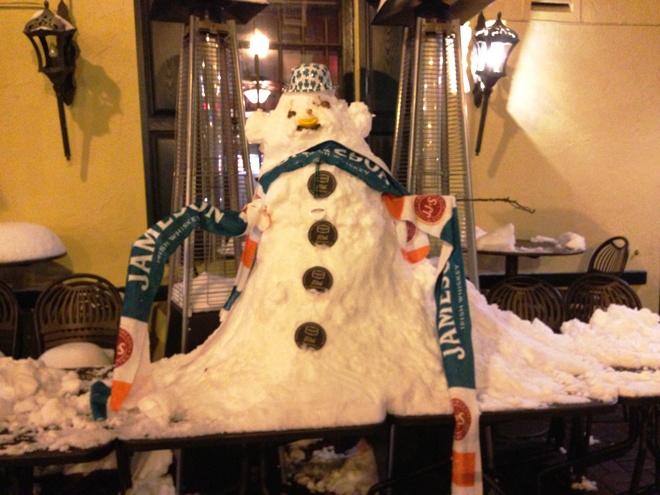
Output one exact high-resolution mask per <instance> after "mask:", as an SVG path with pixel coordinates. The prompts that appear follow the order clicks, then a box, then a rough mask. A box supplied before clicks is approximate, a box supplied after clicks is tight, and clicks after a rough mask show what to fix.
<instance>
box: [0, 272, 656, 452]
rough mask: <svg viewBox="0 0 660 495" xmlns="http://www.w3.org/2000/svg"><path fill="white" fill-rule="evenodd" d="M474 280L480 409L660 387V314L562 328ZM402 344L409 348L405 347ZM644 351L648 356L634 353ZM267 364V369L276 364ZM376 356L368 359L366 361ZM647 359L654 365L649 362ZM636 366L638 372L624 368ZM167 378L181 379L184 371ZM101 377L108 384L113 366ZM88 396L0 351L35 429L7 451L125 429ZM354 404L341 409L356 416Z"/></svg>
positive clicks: (2, 426)
mask: <svg viewBox="0 0 660 495" xmlns="http://www.w3.org/2000/svg"><path fill="white" fill-rule="evenodd" d="M468 289H469V299H470V311H471V315H472V323H473V345H474V348H475V354H476V367H477V388H478V393H479V400H480V405H481V408H482V410H484V411H492V410H505V409H515V408H540V407H544V406H546V405H549V404H562V403H563V404H570V403H580V402H587V401H588V400H602V401H611V400H615V399H616V398H617V397H619V396H623V397H643V396H658V395H660V371H658V370H660V363H658V361H660V353H658V352H655V351H653V349H655V348H656V347H657V346H658V345H659V344H660V317H659V316H658V314H656V313H652V312H651V311H649V310H647V309H641V310H635V309H630V308H626V307H623V306H618V305H612V306H610V307H609V308H608V310H607V311H603V310H598V311H596V313H595V314H594V316H593V317H592V319H591V320H590V322H589V323H583V322H580V321H578V320H570V321H568V322H566V323H564V325H563V327H562V332H563V333H562V334H555V333H553V332H552V330H551V329H550V328H549V327H547V326H545V325H544V324H542V323H541V322H539V321H538V320H536V321H534V322H528V321H525V320H521V319H520V318H518V317H517V316H516V315H514V314H513V313H511V312H509V311H501V310H500V309H499V308H497V306H495V305H489V304H488V303H487V302H486V300H485V298H484V297H483V295H481V294H480V293H479V292H478V291H477V290H476V289H475V288H474V286H473V285H471V284H468ZM398 344H399V345H400V342H398ZM383 345H384V343H383ZM608 349H609V350H610V352H607V350H608ZM611 349H616V352H611ZM397 350H398V351H399V352H401V353H405V350H406V349H405V347H403V348H401V347H399V348H398V349H397ZM640 351H641V352H640ZM636 356H638V357H639V358H640V359H642V360H641V361H639V360H636ZM374 359H375V357H374ZM261 364H262V365H263V366H264V368H265V369H266V370H268V365H269V363H267V362H263V361H262V362H261ZM371 364H372V363H371V362H367V363H365V366H369V365H371ZM640 364H642V365H643V366H646V367H647V369H641V366H640ZM629 365H632V366H630V367H631V368H634V369H635V371H632V370H624V371H617V370H616V369H617V368H618V367H621V366H624V367H629ZM105 369H106V368H102V369H101V370H102V371H103V370H105ZM107 369H109V368H107ZM398 372H399V373H406V370H404V369H398ZM402 378H404V377H402ZM164 379H166V380H173V381H175V380H176V377H175V376H169V377H164ZM103 381H104V382H105V383H107V384H108V385H110V379H109V374H108V377H106V378H104V379H103ZM246 392H247V393H246V397H243V398H241V397H235V398H230V399H228V400H231V399H233V400H234V401H235V402H234V404H233V405H232V407H234V408H236V410H238V411H240V410H241V407H242V404H243V403H244V402H245V401H249V400H250V398H249V391H246ZM213 393H214V390H208V389H204V387H200V388H196V389H194V392H190V393H189V394H188V395H187V397H186V400H194V401H196V404H198V405H199V407H200V408H201V409H205V408H206V407H208V399H205V398H204V397H203V396H204V395H205V394H211V395H213ZM194 394H197V395H196V396H195V395H194ZM162 400H166V399H165V397H162ZM211 400H212V399H211ZM205 401H206V403H205ZM89 404H90V396H89V383H85V382H84V381H81V380H80V379H79V378H78V376H77V375H76V373H74V372H72V371H67V370H61V369H55V368H50V367H47V366H46V365H45V364H44V363H42V362H41V361H38V360H33V359H20V360H14V359H12V358H9V357H4V358H0V430H3V431H9V432H12V433H16V432H26V431H32V430H36V431H37V434H36V437H35V443H31V444H18V445H16V446H5V447H3V454H11V455H15V454H20V453H22V452H26V451H29V450H38V449H46V450H58V449H63V450H66V449H68V448H71V447H86V446H87V447H89V446H93V445H98V444H101V443H104V442H107V441H109V440H110V439H112V438H114V437H116V436H117V435H120V436H121V435H122V431H123V430H122V428H123V425H122V424H121V423H120V422H115V423H114V424H113V423H112V422H106V421H93V420H92V419H91V411H90V406H89ZM312 406H313V404H312V403H310V408H309V409H307V410H299V411H296V413H295V414H296V418H295V421H300V422H309V417H313V416H314V414H315V411H314V408H313V407H312ZM154 407H156V405H155V404H154ZM355 407H359V405H357V406H355ZM353 409H354V408H349V409H346V410H343V411H342V412H343V414H346V415H350V414H352V412H353ZM273 412H275V411H273ZM289 413H291V411H289ZM213 416H214V414H213V411H209V414H208V416H207V417H206V418H205V417H203V416H200V417H196V418H195V420H196V421H198V424H196V425H195V427H194V428H193V427H192V426H190V429H189V431H190V432H193V431H194V432H195V433H197V434H204V433H207V432H213V427H214V421H213ZM259 421H260V418H254V419H253V420H252V423H250V420H249V419H248V420H247V421H246V423H245V426H246V428H250V429H253V430H262V429H263V427H262V425H261V424H260V422H259ZM162 426H165V424H158V425H155V424H154V425H152V429H151V430H149V431H145V432H144V433H145V434H147V435H150V436H162V435H163V433H164V432H163V431H161V430H159V428H161V427H162ZM328 426H331V425H328ZM8 435H9V434H7V433H5V434H2V435H0V443H3V444H4V443H5V442H7V441H8V440H10V439H9V438H8Z"/></svg>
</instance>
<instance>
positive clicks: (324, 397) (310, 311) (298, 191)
mask: <svg viewBox="0 0 660 495" xmlns="http://www.w3.org/2000/svg"><path fill="white" fill-rule="evenodd" d="M371 120H372V115H371V114H370V113H369V110H368V108H367V107H366V105H364V104H363V103H361V102H355V103H351V104H350V105H348V104H347V102H345V101H344V100H341V99H339V98H337V97H336V96H335V95H334V88H333V87H332V84H331V80H330V76H329V72H328V69H327V68H326V67H325V66H322V65H318V64H303V65H301V66H299V67H296V68H295V69H294V70H293V71H292V77H291V84H290V86H289V89H288V91H286V92H285V93H284V94H283V95H282V97H281V99H280V101H279V103H278V105H277V107H276V108H275V109H274V110H273V111H272V112H270V113H269V114H267V113H265V112H263V111H261V110H258V111H257V112H255V113H254V114H253V115H252V116H250V118H249V119H248V120H247V123H246V135H247V137H248V140H249V141H251V142H254V143H259V144H260V145H261V149H262V151H263V156H264V159H263V164H262V169H261V173H260V175H259V187H258V188H257V192H256V193H255V197H254V200H253V202H252V203H251V204H250V205H248V207H246V208H245V209H244V211H243V212H241V213H240V214H238V213H236V212H218V211H214V209H213V208H212V207H209V206H208V205H197V206H195V207H190V208H188V210H186V211H183V210H182V211H181V212H179V213H177V214H174V215H173V216H172V217H171V218H169V219H167V220H166V221H163V222H161V225H160V226H159V225H156V226H154V227H153V229H151V233H149V232H147V234H145V236H143V238H141V239H140V240H138V241H137V242H136V244H134V252H135V253H136V254H135V256H133V255H132V258H131V259H132V260H133V258H135V259H136V260H137V259H138V258H139V260H140V261H136V262H135V263H133V262H131V266H130V267H129V277H128V282H127V298H126V299H125V308H126V307H128V306H130V305H131V303H130V300H131V298H132V296H130V294H131V293H132V292H131V291H133V290H135V291H136V292H139V291H140V290H142V291H144V290H147V286H148V285H149V284H148V279H146V275H144V277H145V279H141V278H140V277H141V275H139V273H140V270H142V271H143V272H145V273H147V272H148V273H149V276H150V277H151V279H152V280H159V279H158V276H160V272H157V271H155V270H151V268H152V267H149V268H150V270H147V263H148V262H149V261H150V260H151V259H152V258H149V256H153V259H154V260H155V259H156V258H159V257H160V258H163V256H162V253H163V251H165V250H166V247H167V241H164V242H163V243H162V244H158V243H159V242H160V240H161V238H167V235H161V234H166V233H167V232H168V229H170V230H172V229H173V227H172V225H175V223H173V222H181V221H182V220H183V219H185V218H187V217H186V215H188V213H190V210H191V209H192V210H193V217H194V219H197V218H199V219H201V220H200V221H201V222H202V223H204V222H207V223H211V224H212V227H210V230H213V229H216V230H213V231H216V232H218V233H221V234H223V235H232V234H233V235H238V234H241V233H243V232H245V233H247V234H248V238H247V242H246V247H245V250H244V254H243V259H242V265H241V266H242V268H241V271H240V272H239V275H238V277H237V286H236V287H235V289H234V291H233V293H232V295H231V297H230V299H229V301H228V302H227V304H226V305H225V308H224V310H223V311H222V315H221V324H220V327H219V328H218V329H217V330H216V331H215V332H214V333H213V334H212V335H211V336H210V337H209V338H208V339H207V341H206V342H205V343H204V344H202V345H201V346H199V347H197V348H196V349H195V350H193V351H192V352H190V353H188V354H185V355H177V356H173V357H171V358H166V359H161V360H159V361H157V362H154V363H145V362H144V361H145V359H144V355H145V354H144V353H143V354H142V358H137V357H135V356H132V357H131V358H130V359H129V357H128V355H129V354H130V353H129V352H120V350H119V349H120V344H118V354H119V357H118V360H119V361H121V363H120V364H121V365H122V366H121V367H120V366H116V369H115V382H114V383H113V391H112V395H113V397H112V398H111V406H112V408H113V409H115V410H119V411H120V412H119V415H120V416H121V418H122V419H121V421H120V422H121V423H122V425H123V436H125V437H131V436H133V435H136V436H142V435H143V434H144V432H145V431H146V432H151V431H157V432H158V434H159V435H181V434H186V435H194V434H206V433H209V432H214V433H218V432H239V431H261V430H283V429H300V428H321V427H334V426H350V425H364V424H374V423H379V422H382V421H383V420H384V419H385V417H386V415H387V414H394V415H402V416H406V415H429V414H451V413H452V411H454V412H456V410H457V407H456V402H455V399H454V397H453V396H452V397H451V398H450V394H449V392H448V382H447V378H446V376H445V371H444V370H443V359H445V358H446V357H447V355H450V356H451V355H453V356H454V357H457V358H458V359H463V358H464V357H465V356H464V354H465V353H464V351H463V349H461V348H458V347H457V348H451V345H452V344H453V343H454V342H455V341H457V340H456V339H455V337H454V336H453V335H454V333H452V334H449V333H448V334H447V335H448V336H443V335H441V334H439V327H438V323H437V320H438V319H439V320H440V321H444V320H443V317H442V310H440V312H439V313H440V318H438V314H439V313H438V307H440V306H442V305H441V304H440V302H441V301H440V299H438V294H437V291H438V284H437V283H436V279H437V272H436V268H435V267H434V266H433V264H432V263H431V262H430V261H429V260H427V259H426V254H427V252H428V241H427V236H426V234H425V232H423V230H425V231H428V232H431V233H433V235H436V236H437V235H439V233H440V230H442V229H443V228H444V226H445V225H446V224H447V222H448V220H449V219H450V217H451V215H452V208H451V205H448V204H447V205H446V204H444V201H445V200H444V199H443V198H442V197H438V196H431V197H426V196H424V197H411V196H409V195H407V192H406V191H405V189H403V188H402V187H401V186H400V185H399V184H398V183H397V182H396V180H395V179H394V178H393V177H392V176H391V175H390V173H389V171H388V169H387V166H386V165H385V164H384V163H383V161H382V160H380V159H379V158H378V157H376V156H375V155H374V154H373V153H372V151H371V150H370V148H369V146H368V144H367V143H366V141H365V137H366V136H367V135H368V134H369V132H370V129H371ZM230 214H233V215H230ZM191 218H192V217H191ZM189 223H190V222H186V225H188V224H189ZM218 226H220V227H218ZM197 227H199V225H197ZM181 230H183V229H178V230H177V232H178V231H181ZM150 241H153V242H151V244H150V243H149V242H150ZM158 246H160V247H158ZM168 249H169V248H168ZM145 252H147V253H153V254H145V255H144V256H143V255H142V253H145ZM458 252H459V256H460V249H459V250H458ZM138 254H139V256H138ZM145 258H146V259H147V261H144V259H145ZM441 259H442V256H441ZM443 264H444V261H440V266H442V265H443ZM460 275H461V276H462V274H460ZM132 281H136V282H141V284H142V285H139V286H137V285H135V284H133V285H131V282H132ZM441 285H443V284H441ZM134 287H139V289H134ZM148 289H149V290H152V287H149V288H148ZM434 289H435V291H436V294H435V299H434ZM463 296H464V299H465V300H466V298H467V296H466V294H463ZM127 301H129V302H127ZM464 302H465V301H464ZM444 306H445V307H447V304H445V305H444ZM123 313H124V314H123V316H122V325H121V326H122V329H121V330H120V343H121V344H122V349H129V350H130V349H134V348H139V347H140V346H141V347H144V343H142V344H140V342H138V339H139V335H142V334H146V332H142V333H140V332H138V331H137V328H138V327H139V326H140V325H144V322H140V321H137V320H140V318H129V317H127V316H126V315H127V314H128V313H130V308H129V310H127V311H124V312H123ZM452 318H453V317H451V318H449V320H452ZM144 319H145V321H146V318H144ZM445 320H446V318H445ZM136 321H137V322H136ZM451 323H452V324H453V321H451ZM136 325H137V326H136ZM439 335H440V337H439ZM136 336H137V337H136ZM439 341H440V342H439ZM439 344H440V345H439ZM443 345H444V347H443ZM448 346H449V347H448ZM461 353H463V354H461ZM140 360H141V361H142V364H141V365H139V372H137V373H135V372H134V371H133V372H132V373H133V374H134V375H135V376H134V377H133V376H131V379H132V380H133V378H134V381H133V382H132V383H130V384H129V385H128V386H126V384H125V382H123V381H122V380H123V377H124V376H127V373H126V371H125V370H130V369H133V370H135V369H136V368H135V365H130V363H132V362H133V361H135V362H137V361H140ZM127 361H128V362H129V365H130V366H133V368H131V367H130V366H125V363H126V362H127ZM466 361H467V360H466ZM118 377H119V378H118ZM129 390H130V393H128V391H129ZM113 401H114V402H113ZM459 402H461V401H459ZM113 404H114V405H113ZM466 410H467V409H466ZM457 418H458V416H457ZM474 419H476V417H473V421H472V426H473V427H476V426H475V423H476V421H474ZM466 425H467V426H466V429H467V428H468V427H469V426H470V423H469V421H468V423H466Z"/></svg>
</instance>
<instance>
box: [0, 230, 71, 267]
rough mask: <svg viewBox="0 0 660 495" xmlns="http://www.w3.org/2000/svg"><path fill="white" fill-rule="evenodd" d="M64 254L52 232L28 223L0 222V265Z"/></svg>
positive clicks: (60, 242)
mask: <svg viewBox="0 0 660 495" xmlns="http://www.w3.org/2000/svg"><path fill="white" fill-rule="evenodd" d="M65 253H66V248H65V247H64V244H63V243H62V241H61V240H60V238H59V237H58V236H57V234H55V233H54V232H53V231H52V230H50V229H48V228H47V227H44V226H42V225H37V224H34V223H29V222H0V263H21V262H28V261H37V260H43V259H49V258H56V257H58V256H62V255H63V254H65Z"/></svg>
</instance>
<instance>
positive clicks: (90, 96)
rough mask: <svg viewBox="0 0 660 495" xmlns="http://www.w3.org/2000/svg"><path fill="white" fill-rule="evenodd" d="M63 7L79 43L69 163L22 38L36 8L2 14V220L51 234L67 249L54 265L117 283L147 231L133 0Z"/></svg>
mask: <svg viewBox="0 0 660 495" xmlns="http://www.w3.org/2000/svg"><path fill="white" fill-rule="evenodd" d="M67 4H70V5H71V4H72V8H71V14H72V20H73V23H74V25H75V26H76V27H77V28H78V34H77V35H76V38H75V39H76V41H77V43H78V45H79V46H80V58H79V59H78V67H77V69H76V75H75V78H76V83H77V92H76V95H75V99H74V101H73V105H72V106H71V107H66V110H65V112H66V118H67V124H68V130H69V140H70V144H71V155H72V156H71V161H67V160H66V159H65V158H64V154H63V151H62V140H61V134H60V130H59V120H58V112H57V103H56V98H55V93H54V91H53V89H52V85H51V84H50V82H49V80H48V78H47V77H46V76H44V75H43V74H40V73H38V72H37V57H36V53H35V52H34V49H33V48H32V46H31V44H30V42H29V40H28V39H27V37H26V36H25V35H24V34H23V28H24V26H25V23H26V22H27V21H28V19H29V18H30V17H31V16H32V15H33V13H34V12H36V11H37V10H40V9H33V10H32V9H30V10H24V9H6V8H3V9H1V10H0V15H2V29H3V33H4V44H3V49H2V50H0V72H1V73H2V77H0V105H1V107H2V111H1V112H0V130H1V132H0V150H1V151H2V153H1V154H0V157H1V163H0V167H1V168H0V221H3V222H7V221H23V222H34V223H38V224H41V225H44V226H46V227H48V228H50V229H51V230H53V231H54V232H55V233H56V234H57V235H58V236H59V237H60V238H61V239H62V241H63V242H64V244H65V245H66V248H67V252H68V254H67V256H66V257H64V258H62V259H60V260H58V262H59V263H60V264H62V265H64V266H66V267H68V268H70V269H71V270H73V271H76V272H93V273H97V274H99V275H102V276H105V277H107V278H109V279H110V280H111V281H112V282H113V283H115V284H117V285H121V286H123V285H124V282H125V278H126V264H127V260H128V254H129V250H130V246H131V244H132V243H133V241H134V240H135V239H136V238H137V237H138V236H139V235H140V234H141V233H142V232H144V230H145V229H146V227H147V224H146V207H145V196H144V195H145V193H144V170H143V160H142V143H141V131H140V113H139V99H138V91H139V89H138V84H139V83H138V76H137V61H136V48H135V47H136V44H135V23H134V15H133V2H130V1H128V0H108V1H105V2H67ZM56 7H57V2H51V8H52V9H55V8H56Z"/></svg>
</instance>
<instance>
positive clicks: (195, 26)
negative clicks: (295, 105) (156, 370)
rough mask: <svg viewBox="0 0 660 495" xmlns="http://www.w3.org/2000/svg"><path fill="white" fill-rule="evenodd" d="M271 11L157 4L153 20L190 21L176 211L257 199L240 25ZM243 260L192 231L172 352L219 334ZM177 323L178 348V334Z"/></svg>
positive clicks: (172, 295) (179, 281)
mask: <svg viewBox="0 0 660 495" xmlns="http://www.w3.org/2000/svg"><path fill="white" fill-rule="evenodd" d="M267 5H268V4H267V3H265V2H263V1H262V0H260V1H257V2H255V1H247V0H242V1H233V0H216V1H208V0H188V1H180V0H160V1H159V0H156V1H155V2H154V3H153V5H152V7H151V11H150V18H151V19H152V20H156V21H168V22H183V23H185V28H184V32H183V37H182V46H181V52H180V53H181V55H180V60H179V74H178V90H177V105H176V127H175V129H176V130H175V140H176V158H175V165H174V174H173V181H172V211H178V210H179V209H180V208H182V207H184V206H186V205H188V204H192V203H196V202H206V203H210V204H211V205H213V206H215V207H217V208H218V209H221V210H223V209H231V210H240V209H241V207H242V206H243V205H245V204H246V203H248V202H249V201H250V200H251V199H252V194H253V189H254V179H253V177H252V173H251V169H250V155H249V151H248V144H247V140H246V138H245V110H244V106H243V93H242V89H241V74H240V67H239V62H238V60H239V58H238V43H237V39H236V33H235V24H236V22H239V23H245V22H247V21H249V20H250V19H251V18H252V17H254V16H255V15H256V14H257V13H258V12H260V11H261V10H262V9H263V8H265V7H266V6H267ZM240 256H241V239H239V238H236V239H234V238H226V237H222V236H217V235H214V234H211V233H208V232H205V231H202V230H195V231H193V233H192V234H191V235H190V236H189V237H188V238H187V239H186V240H185V241H184V243H183V245H182V246H181V247H180V248H178V249H177V251H176V252H175V253H174V254H173V255H172V257H171V258H170V260H169V305H168V321H169V329H168V342H167V349H166V352H167V353H168V354H173V353H176V352H179V351H180V352H188V351H190V350H192V349H193V348H194V347H196V346H197V345H198V344H201V343H202V342H203V341H204V340H205V339H206V337H208V335H209V334H210V333H211V332H212V331H213V330H215V328H217V326H218V324H219V319H218V318H219V317H218V314H219V311H220V308H221V307H222V305H223V304H224V302H225V301H226V299H227V297H228V296H229V293H230V291H231V288H232V286H233V283H234V277H235V275H236V269H237V266H238V260H240ZM193 319H194V321H193ZM179 322H180V328H181V331H180V342H178V337H179V335H178V332H175V331H174V330H175V328H176V327H177V326H178V325H179Z"/></svg>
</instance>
